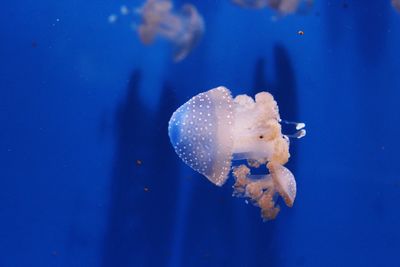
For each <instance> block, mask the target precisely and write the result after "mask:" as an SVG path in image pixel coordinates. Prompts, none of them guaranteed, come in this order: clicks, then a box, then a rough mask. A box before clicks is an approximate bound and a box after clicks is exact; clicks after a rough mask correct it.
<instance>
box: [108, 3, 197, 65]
mask: <svg viewBox="0 0 400 267" xmlns="http://www.w3.org/2000/svg"><path fill="white" fill-rule="evenodd" d="M130 13H132V14H134V15H135V16H139V17H140V22H139V23H138V25H135V29H136V30H137V32H138V35H139V38H140V40H141V41H142V43H143V44H146V45H149V44H151V43H153V42H154V40H155V39H156V38H157V37H161V38H165V39H166V40H168V41H170V42H171V43H172V44H173V58H174V61H180V60H182V59H184V58H185V57H186V56H187V55H188V54H189V52H190V51H191V50H192V49H193V48H194V47H195V46H196V45H197V43H198V42H199V40H200V39H201V37H202V35H203V33H204V21H203V18H202V16H201V15H200V14H199V12H198V11H197V9H196V7H195V6H193V5H191V4H184V5H183V6H182V7H181V9H180V10H179V11H175V10H174V6H173V3H172V1H171V0H147V1H146V2H145V4H144V5H143V6H142V7H140V8H138V9H135V10H133V12H131V11H130V10H129V9H128V8H127V7H126V6H122V7H121V15H128V14H130ZM116 19H117V16H116V15H114V14H113V15H111V16H110V17H109V21H110V22H112V23H113V22H115V21H116Z"/></svg>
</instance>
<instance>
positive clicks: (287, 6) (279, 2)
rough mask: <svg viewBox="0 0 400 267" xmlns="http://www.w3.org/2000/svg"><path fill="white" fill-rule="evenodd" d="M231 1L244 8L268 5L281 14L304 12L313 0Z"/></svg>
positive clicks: (259, 7) (257, 7) (258, 7)
mask: <svg viewBox="0 0 400 267" xmlns="http://www.w3.org/2000/svg"><path fill="white" fill-rule="evenodd" d="M232 2H233V3H235V4H236V5H239V6H241V7H244V8H253V9H261V8H265V7H269V8H271V9H273V10H275V11H277V12H278V13H279V14H281V15H287V14H292V13H295V12H304V11H306V10H308V9H309V8H310V7H311V6H312V5H313V0H232Z"/></svg>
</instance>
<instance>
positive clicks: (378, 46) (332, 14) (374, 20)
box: [325, 0, 391, 63]
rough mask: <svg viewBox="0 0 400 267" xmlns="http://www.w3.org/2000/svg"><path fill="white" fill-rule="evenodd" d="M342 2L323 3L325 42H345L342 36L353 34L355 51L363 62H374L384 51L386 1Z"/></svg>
mask: <svg viewBox="0 0 400 267" xmlns="http://www.w3.org/2000/svg"><path fill="white" fill-rule="evenodd" d="M343 3H346V4H345V5H344V4H343ZM343 3H341V2H340V1H330V2H329V1H327V2H326V3H325V7H326V16H325V17H326V19H327V28H328V30H327V31H326V32H327V33H328V34H329V36H328V40H329V42H330V43H333V44H335V43H337V42H339V41H341V42H342V43H343V44H346V43H348V42H349V40H345V39H344V38H343V37H344V36H347V38H353V37H355V38H356V39H357V40H356V43H357V45H358V49H357V50H358V51H359V52H360V54H361V56H362V58H363V59H364V60H365V62H368V63H376V62H378V61H379V60H380V58H381V57H382V53H383V52H384V51H385V46H386V37H387V34H388V31H389V30H390V28H389V23H390V21H389V20H390V8H391V5H390V1H389V0H388V1H363V0H353V1H351V0H349V1H345V2H343Z"/></svg>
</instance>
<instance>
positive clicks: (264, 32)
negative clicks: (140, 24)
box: [0, 0, 400, 267]
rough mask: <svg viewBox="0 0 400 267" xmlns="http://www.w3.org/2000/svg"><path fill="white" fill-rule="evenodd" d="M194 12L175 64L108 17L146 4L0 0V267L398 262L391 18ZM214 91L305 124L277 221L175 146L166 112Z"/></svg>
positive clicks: (378, 12)
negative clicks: (293, 192) (242, 96)
mask: <svg viewBox="0 0 400 267" xmlns="http://www.w3.org/2000/svg"><path fill="white" fill-rule="evenodd" d="M183 2H184V1H175V3H176V5H178V6H179V5H181V4H182V3H183ZM190 2H191V3H193V4H195V5H196V6H197V7H198V9H199V11H200V13H202V14H203V16H204V19H205V23H206V33H205V35H204V37H203V39H202V40H201V42H200V44H199V46H198V47H196V48H195V49H194V50H193V51H192V53H191V54H190V55H189V56H188V57H187V58H186V59H185V60H184V61H182V62H181V63H173V62H172V60H171V53H170V52H171V51H170V47H169V46H168V44H167V43H166V42H163V41H160V42H157V44H155V45H153V46H150V47H147V46H143V45H142V44H141V43H140V41H139V40H138V38H137V36H136V35H135V34H134V32H133V31H132V30H131V28H130V25H129V21H125V22H121V23H117V24H115V25H110V24H109V23H108V22H107V17H108V16H109V15H110V14H111V13H114V12H115V11H118V9H119V7H120V5H122V4H130V5H132V6H134V5H139V4H140V3H141V1H136V0H135V1H131V2H124V1H120V0H117V1H93V0H88V1H77V0H60V1H49V0H43V1H30V0H25V1H14V2H11V1H6V2H3V3H2V12H1V13H2V15H1V17H0V33H1V43H0V111H1V112H0V125H1V130H0V162H1V163H0V251H1V254H0V266H1V267H3V266H4V267H8V266H11V267H14V266H41V267H43V266H68V267H70V266H103V267H108V266H171V267H172V266H173V267H175V266H177V267H179V266H183V267H192V266H315V267H320V266H400V260H399V257H398V253H399V251H400V227H399V226H400V209H399V207H398V203H400V176H399V171H400V167H399V162H398V159H399V156H398V152H399V151H400V141H399V139H398V136H399V134H400V113H399V100H400V75H399V71H400V51H399V48H400V13H397V12H396V11H395V10H394V9H393V8H392V6H391V5H390V1H389V0H379V1H377V0H368V1H367V0H346V1H342V0H340V1H328V0H316V4H315V6H314V8H313V10H312V12H311V13H310V14H308V15H291V16H287V17H284V18H280V19H278V20H277V21H276V22H273V21H272V20H271V16H272V15H273V13H272V12H270V11H268V10H262V11H251V10H243V9H240V8H238V7H236V6H234V5H231V4H230V2H229V1H228V0H218V1H214V0H191V1H190ZM299 30H302V31H304V35H298V34H297V32H298V31H299ZM219 85H225V86H226V87H228V88H230V89H231V90H232V92H233V94H234V95H236V94H239V93H247V94H249V95H254V93H256V92H259V91H262V90H268V91H270V92H271V93H272V94H274V96H275V97H276V99H277V101H278V103H279V107H280V112H281V116H282V118H285V119H287V120H293V121H304V122H306V124H307V131H308V135H307V136H306V137H305V138H303V139H301V140H298V141H297V140H295V141H293V145H292V146H291V154H292V157H291V160H290V163H289V164H288V167H289V168H290V169H291V170H292V172H293V173H294V174H295V176H296V180H297V190H298V191H297V192H298V193H297V198H296V201H295V204H294V207H293V208H291V209H289V208H287V207H282V211H281V213H280V214H279V215H278V218H277V219H276V220H274V221H270V222H266V223H264V222H262V219H261V218H260V215H259V209H258V208H256V207H253V206H252V205H246V204H245V203H244V201H243V199H239V198H232V197H231V194H232V188H231V185H232V183H233V181H232V179H230V180H229V181H228V183H227V184H226V185H225V186H224V187H221V188H220V187H216V186H214V185H213V184H212V183H210V182H209V181H208V180H207V179H206V178H204V177H202V176H201V175H199V174H197V173H196V172H194V171H193V170H192V169H190V168H189V167H188V166H186V165H185V164H184V163H183V162H182V161H181V160H180V159H179V158H178V157H177V156H176V154H175V152H174V151H173V148H172V147H171V145H170V143H169V139H168V135H167V123H168V120H169V117H170V115H171V113H172V112H173V111H174V110H175V109H176V108H177V107H178V106H180V105H181V104H183V103H184V102H186V101H187V100H188V99H189V98H190V97H192V96H194V95H195V94H197V93H199V92H202V91H206V90H208V89H211V88H214V87H216V86H219Z"/></svg>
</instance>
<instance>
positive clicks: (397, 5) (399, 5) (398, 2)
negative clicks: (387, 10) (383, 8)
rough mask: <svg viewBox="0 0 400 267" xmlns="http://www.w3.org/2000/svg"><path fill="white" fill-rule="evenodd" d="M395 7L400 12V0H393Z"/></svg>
mask: <svg viewBox="0 0 400 267" xmlns="http://www.w3.org/2000/svg"><path fill="white" fill-rule="evenodd" d="M392 5H393V7H394V8H395V9H396V10H397V11H399V12H400V0H392Z"/></svg>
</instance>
